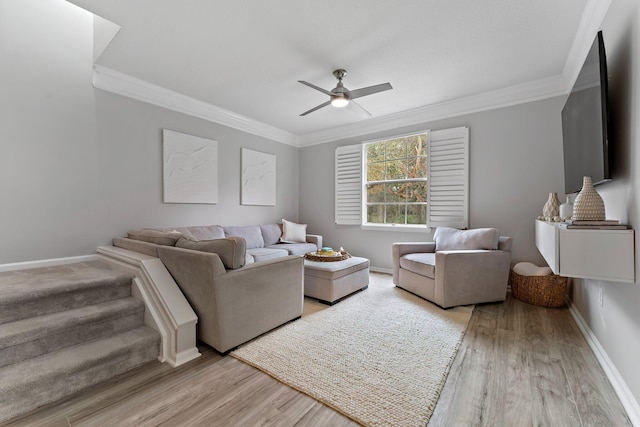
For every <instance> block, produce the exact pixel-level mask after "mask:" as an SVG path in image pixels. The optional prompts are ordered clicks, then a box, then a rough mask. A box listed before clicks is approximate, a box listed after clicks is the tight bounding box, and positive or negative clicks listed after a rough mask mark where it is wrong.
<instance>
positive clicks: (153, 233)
mask: <svg viewBox="0 0 640 427" xmlns="http://www.w3.org/2000/svg"><path fill="white" fill-rule="evenodd" d="M127 237H128V238H130V239H131V240H140V241H142V242H148V243H155V244H156V245H163V246H175V244H176V242H177V241H178V239H180V238H181V237H182V234H180V233H179V232H177V231H159V230H153V229H150V228H144V229H142V230H130V231H129V232H128V233H127Z"/></svg>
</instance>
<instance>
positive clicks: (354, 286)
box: [304, 257, 369, 305]
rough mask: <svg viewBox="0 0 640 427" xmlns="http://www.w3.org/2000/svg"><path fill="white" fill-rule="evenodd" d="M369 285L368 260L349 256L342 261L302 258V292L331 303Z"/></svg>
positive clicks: (325, 302)
mask: <svg viewBox="0 0 640 427" xmlns="http://www.w3.org/2000/svg"><path fill="white" fill-rule="evenodd" d="M368 286H369V260H368V259H366V258H360V257H351V258H348V259H345V260H344V261H333V262H320V261H312V260H309V259H305V260H304V294H305V296H308V297H312V298H316V299H317V300H318V301H320V302H322V303H324V304H329V305H333V304H335V303H337V302H339V301H340V300H342V299H343V298H344V297H346V296H347V295H349V294H352V293H354V292H356V291H359V290H364V289H367V287H368Z"/></svg>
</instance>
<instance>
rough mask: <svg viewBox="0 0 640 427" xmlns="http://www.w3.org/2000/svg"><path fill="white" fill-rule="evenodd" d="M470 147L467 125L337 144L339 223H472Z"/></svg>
mask: <svg viewBox="0 0 640 427" xmlns="http://www.w3.org/2000/svg"><path fill="white" fill-rule="evenodd" d="M468 152H469V129H468V128H467V127H459V128H453V129H444V130H437V131H425V132H422V133H418V134H412V135H403V136H398V137H394V138H389V139H385V140H377V141H371V142H366V143H363V144H357V145H349V146H342V147H338V148H337V149H336V152H335V167H336V170H335V171H336V187H335V222H336V224H350V225H356V224H358V225H361V226H362V227H363V228H368V227H371V228H375V229H380V230H413V229H422V230H423V229H425V228H426V227H437V226H449V227H457V228H466V227H468V226H469V208H468V200H469V158H468Z"/></svg>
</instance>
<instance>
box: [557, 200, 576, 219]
mask: <svg viewBox="0 0 640 427" xmlns="http://www.w3.org/2000/svg"><path fill="white" fill-rule="evenodd" d="M571 215H573V204H571V200H569V196H567V201H566V202H564V203H563V204H561V205H560V218H562V220H563V221H565V220H567V219H571Z"/></svg>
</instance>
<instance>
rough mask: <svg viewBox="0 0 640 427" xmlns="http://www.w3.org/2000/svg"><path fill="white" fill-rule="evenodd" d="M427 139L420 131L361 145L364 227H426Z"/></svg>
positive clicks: (424, 133) (425, 134) (426, 135)
mask: <svg viewBox="0 0 640 427" xmlns="http://www.w3.org/2000/svg"><path fill="white" fill-rule="evenodd" d="M427 138H428V134H427V132H423V133H420V134H416V135H408V136H402V137H397V138H393V139H387V140H382V141H374V142H367V143H365V144H364V150H363V153H364V158H365V159H366V161H365V174H364V176H365V184H364V187H365V189H366V197H365V204H364V205H365V211H364V212H366V220H365V224H396V225H423V226H426V224H427ZM364 212H363V213H364Z"/></svg>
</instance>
